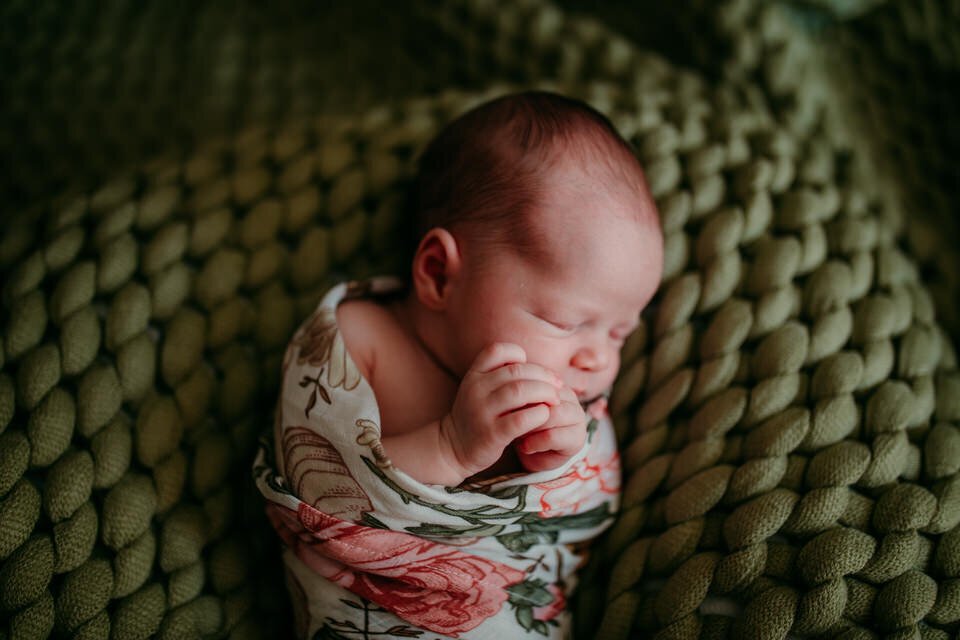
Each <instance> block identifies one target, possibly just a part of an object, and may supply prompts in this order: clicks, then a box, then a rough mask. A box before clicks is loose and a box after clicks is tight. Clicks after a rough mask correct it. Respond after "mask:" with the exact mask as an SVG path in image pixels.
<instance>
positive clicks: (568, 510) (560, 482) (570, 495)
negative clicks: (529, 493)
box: [533, 450, 620, 518]
mask: <svg viewBox="0 0 960 640" xmlns="http://www.w3.org/2000/svg"><path fill="white" fill-rule="evenodd" d="M591 453H593V452H591ZM533 486H534V487H535V488H537V489H540V490H541V491H543V494H542V495H541V496H540V517H541V518H555V517H557V516H565V515H570V514H573V513H577V512H578V511H580V507H581V506H582V505H583V503H584V502H587V501H589V502H590V503H593V502H594V501H595V500H596V496H597V494H604V493H605V494H610V495H615V494H617V493H618V492H619V491H620V455H619V454H618V453H617V452H616V451H615V450H614V451H613V453H612V454H609V455H608V456H606V457H605V459H603V460H601V461H599V462H596V461H593V460H591V459H590V455H587V457H586V458H584V459H583V460H580V461H579V462H577V463H576V464H575V465H573V467H571V468H570V471H568V472H567V473H565V474H564V475H562V476H560V477H559V478H555V479H553V480H548V481H547V482H539V483H537V484H535V485H533Z"/></svg>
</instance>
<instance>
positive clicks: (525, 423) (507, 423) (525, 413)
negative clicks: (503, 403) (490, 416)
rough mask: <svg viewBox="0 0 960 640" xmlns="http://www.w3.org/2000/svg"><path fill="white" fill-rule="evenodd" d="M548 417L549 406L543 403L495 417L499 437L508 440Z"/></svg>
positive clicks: (533, 427) (535, 426) (539, 423)
mask: <svg viewBox="0 0 960 640" xmlns="http://www.w3.org/2000/svg"><path fill="white" fill-rule="evenodd" d="M549 417H550V408H549V407H548V406H547V405H545V404H535V405H530V406H528V407H524V408H522V409H517V410H516V411H511V412H510V413H507V414H506V415H503V416H500V417H499V418H498V419H497V425H498V427H499V429H500V433H501V437H503V439H504V441H506V442H509V441H511V440H515V439H516V438H517V437H519V436H521V435H523V434H524V433H527V432H528V431H531V430H533V429H536V428H537V427H539V426H540V425H542V424H543V423H544V422H545V421H546V420H547V418H549Z"/></svg>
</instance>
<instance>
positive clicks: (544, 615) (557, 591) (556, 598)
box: [533, 584, 567, 622]
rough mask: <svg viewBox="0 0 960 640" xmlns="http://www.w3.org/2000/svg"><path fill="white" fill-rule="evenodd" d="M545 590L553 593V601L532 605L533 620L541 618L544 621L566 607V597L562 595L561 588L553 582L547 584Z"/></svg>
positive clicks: (551, 618)
mask: <svg viewBox="0 0 960 640" xmlns="http://www.w3.org/2000/svg"><path fill="white" fill-rule="evenodd" d="M547 591H549V592H550V593H552V594H553V602H551V603H550V604H548V605H545V606H542V607H534V608H533V619H534V620H543V621H544V622H546V621H548V620H553V619H554V618H556V617H557V616H558V615H560V614H561V613H563V610H564V609H566V608H567V598H566V596H564V595H563V589H561V588H560V587H558V586H557V585H555V584H548V585H547Z"/></svg>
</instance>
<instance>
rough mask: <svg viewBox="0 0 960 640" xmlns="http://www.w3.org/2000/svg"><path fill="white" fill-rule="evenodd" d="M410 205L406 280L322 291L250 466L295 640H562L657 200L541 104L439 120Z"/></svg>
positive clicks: (650, 270) (599, 127)
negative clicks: (276, 551) (280, 562)
mask: <svg viewBox="0 0 960 640" xmlns="http://www.w3.org/2000/svg"><path fill="white" fill-rule="evenodd" d="M417 196H418V198H417V202H418V207H417V210H418V216H419V219H418V225H419V234H420V239H419V244H418V246H417V248H416V251H415V254H414V257H413V262H412V270H411V274H410V279H409V282H408V283H406V284H404V283H400V282H399V281H394V280H390V279H383V278H379V279H373V280H371V281H367V282H365V283H351V284H349V285H340V286H339V287H337V288H335V289H334V290H332V291H331V292H330V293H329V294H328V295H327V296H326V297H325V298H324V300H323V302H321V304H320V306H319V308H318V310H317V312H316V313H315V314H314V315H313V316H312V317H311V318H310V319H308V321H307V322H306V323H305V324H304V325H303V326H302V327H301V328H300V330H298V332H297V334H296V335H295V336H294V339H293V340H292V341H291V345H290V348H289V349H288V351H287V354H286V357H285V361H284V385H283V390H282V397H281V402H280V404H279V407H278V412H277V423H276V431H275V436H276V437H275V444H276V448H277V451H276V453H275V454H273V455H271V454H269V453H266V452H261V456H260V457H259V458H258V461H257V463H256V467H255V472H256V473H257V477H258V484H259V486H260V488H261V491H263V493H264V495H265V496H266V497H267V498H268V506H267V511H268V515H269V516H270V519H271V522H272V523H273V525H274V526H275V528H276V529H277V531H278V532H279V533H280V535H281V537H282V538H283V540H284V543H285V547H286V549H285V552H284V560H285V563H286V565H287V569H288V571H287V575H288V586H289V588H290V591H291V594H292V596H293V599H294V610H295V613H296V616H297V627H298V634H299V635H301V637H312V636H313V634H314V633H316V632H317V631H324V632H327V633H331V634H336V633H343V632H347V631H351V630H352V631H353V632H356V630H357V629H361V628H362V630H363V631H364V632H365V633H376V634H377V635H378V636H382V635H383V634H386V637H415V635H417V634H420V633H422V632H424V631H429V632H431V635H429V636H428V637H431V638H432V637H435V635H436V634H441V635H444V636H446V637H461V638H464V637H465V638H492V637H495V636H499V637H510V638H513V637H524V636H525V635H526V634H532V637H536V636H549V637H564V636H565V634H567V633H568V630H569V615H568V614H567V612H566V610H565V603H566V599H567V598H568V597H569V594H570V591H571V590H572V588H573V586H574V584H575V573H574V571H575V569H576V567H577V566H578V565H579V564H581V563H582V556H581V555H580V554H578V553H577V551H576V550H575V548H574V543H579V542H583V541H585V540H589V539H590V538H592V537H594V536H595V535H597V534H598V533H599V532H600V531H602V530H603V529H604V528H606V527H607V526H609V524H610V522H611V520H612V517H613V515H614V513H615V510H616V506H617V501H618V489H619V458H618V456H617V452H616V447H615V438H614V435H613V431H612V426H611V424H610V421H609V418H608V416H607V415H606V403H605V399H604V397H605V395H606V394H607V392H608V391H609V388H610V386H611V384H612V383H613V380H614V378H615V377H616V374H617V369H618V366H619V351H620V348H621V347H622V345H623V342H624V340H625V339H626V337H627V336H628V335H629V334H630V332H631V331H632V330H633V329H634V328H635V327H636V325H637V322H638V320H639V316H640V312H641V311H642V310H643V308H644V307H645V306H646V305H647V303H648V302H649V301H650V299H651V297H652V296H653V295H654V292H655V290H656V287H657V285H658V284H659V281H660V275H661V269H662V255H663V248H662V236H661V233H660V228H659V222H658V216H657V212H656V209H655V205H654V202H653V199H652V198H651V196H650V194H649V191H648V190H647V188H646V184H645V180H644V177H643V172H642V170H641V168H640V165H639V163H638V162H637V160H636V158H635V156H634V155H633V153H632V152H631V150H630V148H629V146H628V145H627V143H626V142H624V141H623V139H622V138H621V137H620V136H619V135H618V134H617V132H616V130H615V129H614V128H613V126H612V125H611V124H610V123H609V121H608V120H607V119H606V118H605V117H603V116H602V115H601V114H599V113H598V112H596V111H595V110H593V109H592V108H590V107H589V106H587V105H586V104H584V103H582V102H579V101H576V100H572V99H569V98H566V97H562V96H559V95H555V94H550V93H544V92H527V93H521V94H514V95H509V96H505V97H502V98H499V99H496V100H493V101H491V102H488V103H486V104H483V105H481V106H479V107H477V108H475V109H473V110H472V111H470V112H468V113H466V114H464V115H463V116H461V117H460V118H458V119H457V120H455V121H454V122H453V123H451V124H450V125H448V126H447V127H446V128H445V129H444V130H443V131H442V132H441V133H440V134H439V135H438V136H437V138H436V139H435V140H434V141H433V142H432V143H431V144H430V145H429V146H428V148H427V149H426V150H425V152H424V154H423V156H422V157H421V160H420V173H419V176H418V185H417ZM271 458H275V464H276V468H273V467H272V466H271V462H273V460H271ZM581 546H582V545H581ZM507 605H509V606H507ZM411 634H414V635H411ZM331 637H337V636H336V635H331Z"/></svg>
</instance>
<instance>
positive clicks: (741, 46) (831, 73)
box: [694, 0, 960, 340]
mask: <svg viewBox="0 0 960 640" xmlns="http://www.w3.org/2000/svg"><path fill="white" fill-rule="evenodd" d="M694 4H696V5H698V10H697V11H695V12H694V13H700V14H707V15H709V16H710V17H711V18H712V19H713V21H714V22H715V24H717V25H718V28H719V32H718V35H719V40H717V41H714V42H711V44H710V46H707V47H700V48H699V50H698V52H699V56H698V59H699V62H701V63H702V64H704V65H707V66H713V67H717V66H722V68H723V75H724V76H725V77H726V78H728V79H730V80H744V81H747V82H750V83H756V84H758V85H759V86H761V87H762V88H763V90H764V93H765V94H767V95H768V96H769V99H770V101H771V104H772V105H774V107H775V108H776V110H777V111H778V113H779V114H780V117H781V118H782V119H784V121H786V122H789V123H790V125H791V127H792V128H794V129H797V128H799V129H802V130H810V129H812V128H820V129H821V130H822V131H823V133H824V134H825V135H826V137H828V138H829V139H830V140H831V142H832V144H834V145H835V146H836V147H838V148H843V149H845V150H848V151H849V152H850V153H851V161H850V165H851V170H853V171H856V172H858V173H861V174H862V175H863V179H864V180H866V181H867V182H869V183H870V184H871V185H873V189H874V192H875V194H876V196H877V198H878V199H880V200H881V201H882V202H883V204H884V207H885V209H886V215H887V216H888V217H889V218H891V220H890V222H889V224H893V225H895V227H896V228H897V229H899V228H900V226H901V225H903V226H904V231H905V233H904V242H905V243H906V244H907V245H908V246H909V247H910V251H911V254H912V255H913V256H914V258H915V259H916V261H917V262H918V265H919V266H920V268H921V269H922V270H923V272H924V276H925V277H924V280H925V283H926V284H927V286H928V288H929V290H930V291H931V293H932V295H933V297H934V301H935V304H936V305H937V311H938V314H939V316H940V318H941V323H942V324H943V325H944V326H945V328H946V329H947V330H948V332H949V333H950V334H951V336H952V337H953V339H954V340H956V339H958V338H960V315H958V313H960V312H958V307H957V305H956V300H957V299H958V298H960V251H958V250H957V247H956V243H955V242H953V239H954V238H955V237H956V235H957V233H958V232H960V228H958V226H957V222H956V219H957V216H956V212H957V205H956V198H955V193H954V192H955V185H956V184H957V181H958V180H960V170H958V168H957V166H956V162H955V160H954V159H955V158H956V155H957V153H958V152H960V128H958V127H957V125H956V123H955V122H954V121H953V119H952V118H950V117H949V116H948V114H950V113H951V112H952V111H953V109H954V106H955V105H956V103H957V100H958V97H960V96H958V89H957V87H958V86H960V82H958V80H960V6H958V5H957V3H956V2H912V1H910V0H894V1H883V2H881V1H877V2H870V1H867V2H846V1H842V0H821V1H819V2H813V3H809V2H806V3H803V2H791V3H767V2H762V1H757V0H725V1H724V2H721V3H712V2H711V3H703V2H699V1H698V0H694ZM815 5H820V6H821V7H822V9H823V10H819V11H818V10H813V8H812V6H815ZM827 9H829V11H827ZM868 9H871V10H868ZM841 18H846V19H841ZM718 48H719V49H723V50H728V51H730V52H731V55H730V56H728V57H726V58H723V59H721V63H722V64H720V65H717V64H716V58H715V57H714V58H711V52H712V51H716V50H717V49H718Z"/></svg>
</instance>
